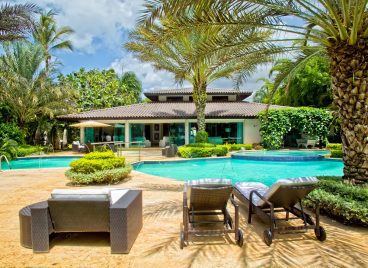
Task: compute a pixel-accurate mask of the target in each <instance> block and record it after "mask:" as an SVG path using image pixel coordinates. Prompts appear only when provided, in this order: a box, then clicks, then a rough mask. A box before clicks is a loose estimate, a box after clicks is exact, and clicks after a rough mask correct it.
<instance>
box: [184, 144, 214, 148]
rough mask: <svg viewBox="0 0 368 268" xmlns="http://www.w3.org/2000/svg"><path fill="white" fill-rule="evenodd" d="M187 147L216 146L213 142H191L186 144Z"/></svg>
mask: <svg viewBox="0 0 368 268" xmlns="http://www.w3.org/2000/svg"><path fill="white" fill-rule="evenodd" d="M185 146H186V147H216V145H215V144H213V143H190V144H187V145H185Z"/></svg>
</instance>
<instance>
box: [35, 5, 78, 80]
mask: <svg viewBox="0 0 368 268" xmlns="http://www.w3.org/2000/svg"><path fill="white" fill-rule="evenodd" d="M55 15H56V13H55V12H54V11H53V10H50V11H48V12H44V13H42V14H41V16H40V18H39V21H38V22H37V23H35V24H34V26H33V30H32V31H33V38H34V39H35V41H36V42H38V43H39V44H40V45H41V46H42V50H43V54H44V58H45V60H44V61H45V66H46V68H45V70H46V73H48V71H49V65H50V60H51V57H52V52H53V51H55V50H63V49H69V50H73V46H72V43H71V41H70V40H64V38H65V37H66V36H68V35H70V34H71V33H73V32H74V31H73V29H72V28H70V27H67V26H63V27H61V28H57V25H56V21H55V17H54V16H55Z"/></svg>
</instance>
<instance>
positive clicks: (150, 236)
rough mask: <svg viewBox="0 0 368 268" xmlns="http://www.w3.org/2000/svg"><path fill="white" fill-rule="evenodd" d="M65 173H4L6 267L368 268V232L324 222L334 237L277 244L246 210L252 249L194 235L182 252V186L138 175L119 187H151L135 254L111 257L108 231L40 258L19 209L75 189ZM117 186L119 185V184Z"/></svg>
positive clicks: (55, 245) (0, 220) (63, 242)
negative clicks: (27, 243)
mask: <svg viewBox="0 0 368 268" xmlns="http://www.w3.org/2000/svg"><path fill="white" fill-rule="evenodd" d="M64 171H65V169H48V170H45V169H44V170H18V171H9V172H3V173H0V197H1V198H0V245H1V249H0V266H1V267H24V266H26V267H71V266H73V267H118V266H119V267H286V266H287V267H368V229H367V228H352V227H346V226H344V225H341V224H339V223H336V222H334V221H332V220H330V219H329V218H326V217H322V225H323V226H324V227H325V229H326V230H327V236H328V238H327V240H326V241H325V242H323V243H321V242H319V241H317V240H316V239H315V237H314V233H313V231H310V232H308V233H304V234H297V235H295V234H294V235H283V236H277V237H276V239H275V240H274V243H273V244H272V245H271V247H268V246H266V245H265V244H264V243H263V241H262V233H263V230H264V229H265V228H266V227H265V225H263V224H261V223H260V221H259V220H258V219H257V218H256V217H255V220H254V221H253V223H252V224H251V225H248V224H247V223H246V220H245V215H246V208H245V207H244V206H243V207H242V208H241V228H242V229H243V231H244V234H245V244H244V246H243V247H242V248H239V247H238V246H237V245H236V244H235V243H234V238H233V236H230V237H225V238H221V237H220V238H204V239H203V238H202V239H198V238H194V240H193V241H192V242H191V243H190V245H189V246H188V247H186V248H184V250H180V248H179V225H180V222H181V219H182V209H181V206H182V201H181V198H182V194H181V191H182V182H178V181H174V180H169V179H165V178H159V177H155V176H150V175H146V174H142V173H138V172H132V174H131V176H130V178H129V180H128V181H127V182H124V183H121V184H119V185H118V187H122V188H125V187H129V188H137V189H142V190H143V201H144V204H143V205H144V226H143V229H142V231H141V233H140V234H139V236H138V238H137V240H136V242H135V244H134V246H133V248H132V250H131V251H130V253H129V254H122V255H120V254H111V253H110V247H109V236H108V235H106V234H69V235H62V236H57V237H56V238H55V239H54V240H52V242H51V249H50V252H49V253H46V254H45V253H43V254H33V253H32V250H30V249H26V248H23V247H21V246H20V244H19V223H18V211H19V210H20V209H21V208H22V207H24V206H26V205H28V204H31V203H33V202H38V201H41V200H46V199H47V198H48V197H49V196H50V192H51V191H52V189H54V188H71V187H72V186H69V185H68V181H67V179H66V178H65V177H64ZM114 187H116V186H114Z"/></svg>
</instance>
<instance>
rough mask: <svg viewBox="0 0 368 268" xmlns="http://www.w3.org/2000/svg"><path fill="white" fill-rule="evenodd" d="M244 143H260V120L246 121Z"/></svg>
mask: <svg viewBox="0 0 368 268" xmlns="http://www.w3.org/2000/svg"><path fill="white" fill-rule="evenodd" d="M243 127H244V130H243V131H244V133H243V135H244V143H250V144H253V143H260V142H261V140H262V139H261V134H260V132H259V129H260V122H259V120H258V119H245V120H244V126H243Z"/></svg>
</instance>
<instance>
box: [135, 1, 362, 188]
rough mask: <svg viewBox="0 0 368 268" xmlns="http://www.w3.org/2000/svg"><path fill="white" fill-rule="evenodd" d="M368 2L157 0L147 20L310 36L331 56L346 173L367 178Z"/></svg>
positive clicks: (179, 27)
mask: <svg viewBox="0 0 368 268" xmlns="http://www.w3.org/2000/svg"><path fill="white" fill-rule="evenodd" d="M209 2H211V5H210V6H209ZM367 5H368V1H367V0H314V1H310V0H295V1H280V0H247V1H246V0H234V1H221V0H206V1H205V0H199V1H194V0H182V1H170V0H162V1H158V0H155V1H149V3H148V4H147V12H146V13H145V14H144V15H143V17H142V20H143V19H144V20H145V21H148V22H150V23H151V22H152V21H153V20H154V18H155V17H157V16H162V15H164V14H168V13H171V16H172V17H176V20H175V22H174V23H173V24H172V26H171V29H172V31H175V32H182V31H184V30H186V29H188V28H198V29H201V30H202V31H203V32H204V31H208V29H210V28H213V27H215V28H217V27H220V26H221V27H223V28H224V29H231V30H233V31H234V30H235V28H237V29H238V31H241V30H242V29H243V28H244V27H249V26H250V25H251V26H257V27H263V28H265V29H270V30H273V31H279V32H284V33H287V34H289V35H291V36H292V37H291V38H289V41H290V40H299V41H300V40H307V41H310V45H311V46H313V47H315V48H318V49H321V50H324V51H325V53H326V54H327V55H328V57H329V59H330V61H331V76H332V91H333V99H334V105H335V106H336V107H337V109H338V114H339V117H340V119H341V129H342V131H341V138H342V142H343V149H344V156H343V160H344V164H345V165H344V178H345V179H349V180H350V181H351V182H353V183H362V182H367V181H368V139H367V137H368V116H367V115H368V92H367V83H368V81H367V80H368V62H367V57H368V42H367V40H368V10H367ZM183 10H196V11H197V12H196V13H195V14H196V16H195V17H193V16H187V15H185V14H184V12H183ZM198 10H200V11H201V12H198ZM259 17H261V18H263V20H259ZM292 17H294V18H297V19H299V20H300V21H303V22H304V23H305V24H306V26H304V25H300V24H298V23H295V20H294V21H293V20H291V19H290V18H292ZM294 36H295V37H294ZM285 41H286V38H285V37H284V35H279V36H276V37H275V38H274V42H278V43H282V44H284V50H286V51H290V50H291V46H289V45H288V44H287V43H285ZM239 42H241V40H239ZM305 45H306V43H304V44H302V45H299V46H296V47H295V46H294V47H293V50H296V49H304V48H305Z"/></svg>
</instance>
